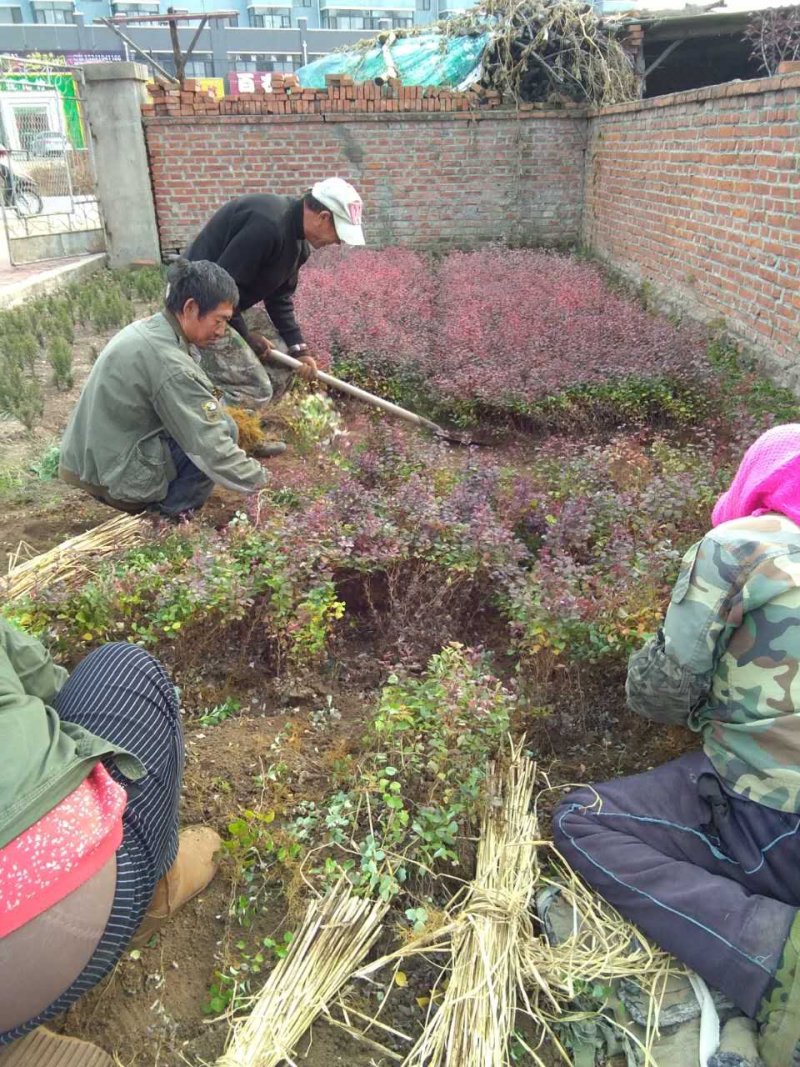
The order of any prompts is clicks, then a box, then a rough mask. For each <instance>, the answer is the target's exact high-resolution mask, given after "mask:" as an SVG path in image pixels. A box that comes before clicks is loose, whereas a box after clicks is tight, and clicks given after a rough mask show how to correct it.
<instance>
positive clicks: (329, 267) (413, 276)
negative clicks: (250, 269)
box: [297, 248, 434, 372]
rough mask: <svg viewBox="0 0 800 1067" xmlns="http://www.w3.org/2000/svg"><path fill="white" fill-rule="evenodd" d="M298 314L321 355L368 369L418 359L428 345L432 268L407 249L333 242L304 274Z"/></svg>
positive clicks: (403, 364)
mask: <svg viewBox="0 0 800 1067" xmlns="http://www.w3.org/2000/svg"><path fill="white" fill-rule="evenodd" d="M297 312H298V318H299V320H300V322H301V323H302V325H303V332H304V334H305V337H306V339H307V341H308V342H309V344H311V345H313V347H314V348H315V349H316V350H317V352H319V354H320V355H321V356H322V357H323V361H325V360H327V361H329V362H332V359H333V358H334V357H338V358H339V359H344V360H349V359H352V360H357V361H359V362H362V363H364V364H365V365H366V368H367V369H369V370H376V371H378V370H382V369H384V368H385V369H386V370H387V371H389V372H391V371H392V369H394V368H401V367H403V366H406V365H414V364H416V362H417V361H418V360H419V359H420V356H424V354H425V353H426V352H427V351H428V349H429V346H430V340H431V336H430V331H431V329H432V327H433V320H434V306H433V293H432V290H431V285H430V267H429V265H428V263H427V261H426V259H425V258H424V257H423V256H420V255H418V254H417V253H416V252H410V251H408V250H407V249H403V248H392V249H387V250H386V251H383V252H373V251H370V250H368V249H359V250H356V249H346V248H345V249H340V248H331V249H326V251H325V252H324V253H322V254H320V255H317V256H314V257H312V259H311V260H310V261H309V263H308V264H307V265H306V266H305V267H304V268H303V270H302V271H301V273H300V286H299V291H298V295H297Z"/></svg>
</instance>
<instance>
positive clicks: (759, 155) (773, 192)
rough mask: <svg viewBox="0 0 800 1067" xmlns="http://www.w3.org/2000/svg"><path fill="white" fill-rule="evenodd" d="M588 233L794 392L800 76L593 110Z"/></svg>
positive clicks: (598, 246) (798, 325)
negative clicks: (763, 358)
mask: <svg viewBox="0 0 800 1067" xmlns="http://www.w3.org/2000/svg"><path fill="white" fill-rule="evenodd" d="M583 237H584V241H585V242H586V244H588V245H589V246H590V247H591V248H592V249H593V250H594V251H595V252H597V253H599V254H600V256H601V257H603V258H604V259H606V260H608V261H609V262H611V263H612V264H614V265H615V266H617V267H618V268H620V269H621V270H622V271H623V272H625V273H626V274H628V275H629V276H630V277H633V278H635V279H638V280H640V281H644V280H646V281H649V282H651V283H652V285H653V287H654V288H655V290H656V292H657V294H658V295H660V296H661V297H662V298H664V299H665V300H666V301H668V302H670V303H672V304H674V305H675V306H676V307H679V308H682V309H684V310H689V311H691V312H694V313H695V314H697V315H698V316H700V317H702V318H704V319H713V318H716V317H720V318H724V319H725V321H726V322H727V324H728V325H729V327H731V328H732V329H733V330H734V331H735V332H736V333H738V334H739V335H740V336H741V337H743V338H744V339H745V340H747V341H749V342H750V343H751V344H752V345H754V346H755V347H756V348H758V349H760V350H761V351H762V352H764V353H766V354H768V355H769V356H770V357H771V362H772V365H773V367H774V368H776V369H777V370H778V371H779V376H780V378H781V379H782V380H783V381H785V382H787V383H789V384H791V385H793V386H794V387H795V388H797V389H798V390H799V391H800V76H798V75H790V76H787V77H783V78H774V79H769V80H768V79H763V80H758V81H747V82H732V83H730V84H727V85H720V86H712V87H710V88H705V89H700V90H694V91H691V92H684V93H677V94H674V95H671V96H663V97H655V98H653V99H652V100H645V101H640V102H637V103H634V104H624V105H619V106H616V107H609V108H604V109H603V110H601V111H599V112H596V113H594V114H593V115H592V116H591V117H590V119H589V147H588V151H587V155H586V201H585V208H584V219H583Z"/></svg>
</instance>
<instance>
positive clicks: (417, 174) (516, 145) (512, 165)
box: [145, 110, 586, 250]
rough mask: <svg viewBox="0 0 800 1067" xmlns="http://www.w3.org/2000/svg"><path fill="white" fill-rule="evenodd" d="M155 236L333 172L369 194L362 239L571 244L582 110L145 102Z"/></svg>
mask: <svg viewBox="0 0 800 1067" xmlns="http://www.w3.org/2000/svg"><path fill="white" fill-rule="evenodd" d="M145 129H146V135H147V144H148V150H149V153H150V160H151V168H152V176H153V185H154V189H155V198H156V210H157V214H158V224H159V230H160V234H161V244H162V249H164V250H170V249H175V248H182V247H183V246H184V245H185V244H186V243H187V241H188V240H189V239H190V238H191V237H192V236H193V235H194V234H195V233H196V232H197V230H198V229H199V228H200V226H201V225H202V224H203V223H204V222H205V220H206V219H207V218H208V217H209V216H210V215H211V214H212V212H213V211H214V210H215V209H216V208H218V207H219V206H220V205H221V204H223V203H224V202H225V201H226V200H229V199H231V197H234V196H240V195H241V194H243V193H247V192H254V191H257V190H258V191H264V192H275V193H287V194H295V193H298V192H301V191H302V190H304V189H306V188H308V187H309V186H310V185H311V184H313V182H314V181H316V180H317V179H318V178H320V177H325V176H327V175H331V174H339V175H341V176H342V177H345V178H348V179H349V180H351V181H353V182H354V183H355V184H356V185H357V187H358V189H359V191H360V192H361V194H362V196H363V197H364V202H365V210H364V224H365V230H366V233H367V239H368V241H369V243H370V244H374V245H387V244H404V245H410V246H413V247H416V248H430V249H433V248H442V247H448V246H455V247H471V246H474V245H476V244H479V243H481V242H484V241H489V240H498V241H507V242H509V243H512V244H551V245H556V244H562V245H569V244H574V243H576V242H577V241H578V240H579V237H580V216H581V206H582V196H583V149H584V139H585V132H586V119H585V116H584V115H582V114H581V113H580V112H575V111H566V112H548V111H523V112H516V111H513V110H507V111H506V110H503V111H489V112H485V113H484V112H478V113H471V112H462V113H458V112H457V113H454V114H436V113H431V114H426V113H419V114H414V113H410V114H403V115H400V114H398V115H384V114H381V115H375V114H327V115H281V114H278V115H259V114H255V115H236V114H233V115H227V114H226V115H193V116H175V117H172V116H167V115H160V114H156V115H150V116H148V117H146V118H145Z"/></svg>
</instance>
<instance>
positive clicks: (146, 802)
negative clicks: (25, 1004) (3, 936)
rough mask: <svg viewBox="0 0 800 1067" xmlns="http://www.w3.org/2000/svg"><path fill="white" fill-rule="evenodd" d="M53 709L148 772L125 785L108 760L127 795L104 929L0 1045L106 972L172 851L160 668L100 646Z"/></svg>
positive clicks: (179, 740) (175, 711) (176, 745)
mask: <svg viewBox="0 0 800 1067" xmlns="http://www.w3.org/2000/svg"><path fill="white" fill-rule="evenodd" d="M53 707H54V708H55V710H56V711H57V712H58V714H59V717H60V718H61V719H63V720H64V721H66V722H74V723H77V724H78V725H80V726H83V727H85V728H86V729H87V730H90V731H91V732H92V733H93V734H96V735H97V736H98V737H102V738H104V739H105V740H107V741H110V742H112V743H113V744H115V745H118V746H119V747H121V748H125V749H127V750H128V751H129V752H131V753H133V755H135V756H136V757H137V758H138V759H139V760H140V761H141V763H142V764H143V766H144V767H145V770H146V772H147V773H146V775H145V777H144V778H142V779H141V780H140V781H138V782H130V781H128V779H127V778H125V777H124V775H122V774H120V772H119V771H118V770H117V768H116V767H115V766H114V764H113V762H112V761H110V760H109V761H106V766H107V768H108V771H109V773H110V774H111V776H112V777H113V778H114V779H115V781H117V782H119V783H120V784H121V785H123V786H124V787H125V789H126V790H127V793H128V804H127V807H126V809H125V814H124V815H123V818H122V824H123V838H122V844H121V845H120V847H119V849H118V850H117V854H116V861H117V886H116V891H115V893H114V902H113V905H112V908H111V914H110V915H109V918H108V923H107V925H106V928H105V931H104V933H103V936H102V938H101V939H100V943H99V944H98V946H97V948H96V950H95V952H94V955H93V956H92V958H91V960H90V961H89V963H88V964H87V965H86V967H85V968H84V969H83V971H82V972H81V974H80V975H79V976H78V977H77V978H76V979H75V981H74V982H73V983H72V985H71V986H70V987H69V988H68V989H67V990H66V991H65V992H64V993H62V994H61V996H60V997H59V998H58V999H57V1000H56V1001H54V1002H53V1003H52V1004H51V1005H50V1006H49V1007H48V1008H46V1009H45V1010H44V1011H43V1012H42V1013H41V1014H40V1015H38V1016H37V1017H36V1018H35V1019H31V1020H30V1021H29V1022H27V1023H24V1024H23V1025H22V1026H19V1027H17V1028H16V1029H14V1030H9V1031H6V1032H5V1033H3V1034H0V1046H3V1045H9V1044H11V1042H13V1041H16V1040H17V1039H18V1038H20V1037H23V1036H24V1035H25V1034H27V1033H28V1032H29V1031H31V1030H33V1029H34V1027H36V1026H38V1025H39V1024H40V1023H43V1022H45V1021H46V1020H47V1019H51V1018H52V1017H53V1016H55V1015H58V1014H60V1013H61V1012H63V1011H64V1010H65V1009H66V1008H68V1007H69V1006H70V1004H72V1003H74V1002H75V1001H76V1000H78V998H79V997H81V996H82V995H83V994H84V993H86V992H87V991H88V990H89V989H91V988H92V987H93V986H94V985H96V984H97V983H98V982H99V981H100V979H101V978H103V977H104V976H105V975H106V974H108V972H109V971H110V970H111V968H112V967H113V966H114V964H115V963H116V961H117V960H118V959H119V957H120V956H121V955H122V953H123V952H124V950H125V947H126V945H127V944H128V942H129V941H130V939H131V938H132V937H133V935H134V934H135V933H136V931H137V930H138V928H139V926H140V925H141V922H142V919H143V918H144V915H145V912H146V911H147V908H148V905H149V904H150V901H151V900H152V898H153V893H154V891H155V887H156V883H157V882H158V880H159V879H160V878H162V877H163V875H164V874H166V872H167V871H168V870H169V868H170V867H171V865H172V863H173V862H174V860H175V857H176V855H177V852H178V800H179V796H180V786H181V775H182V772H183V734H182V731H181V724H180V708H179V705H178V699H177V696H176V693H175V687H174V686H173V685H172V682H171V681H170V680H169V678H168V677H167V675H166V673H165V671H164V668H163V667H162V666H161V664H160V663H159V662H158V661H157V660H156V659H154V658H153V657H152V656H151V655H150V654H149V653H148V652H145V651H144V650H143V649H141V648H137V647H136V646H135V645H128V644H121V643H119V644H110V645H104V646H103V647H102V648H99V649H96V650H95V651H94V652H91V653H90V654H89V655H88V656H87V657H86V659H84V660H83V661H82V662H81V663H80V664H79V665H78V667H77V668H76V669H75V671H74V672H73V673H72V674H71V675H70V677H69V679H68V680H67V682H66V683H65V685H64V686H63V688H62V689H61V692H60V693H59V694H58V695H57V696H56V698H55V699H54V701H53ZM43 966H46V961H43Z"/></svg>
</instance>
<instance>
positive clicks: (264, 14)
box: [249, 7, 292, 30]
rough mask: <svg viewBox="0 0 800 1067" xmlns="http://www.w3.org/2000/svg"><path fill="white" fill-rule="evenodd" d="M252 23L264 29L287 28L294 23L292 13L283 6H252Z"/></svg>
mask: <svg viewBox="0 0 800 1067" xmlns="http://www.w3.org/2000/svg"><path fill="white" fill-rule="evenodd" d="M249 11H250V25H251V26H253V27H256V28H258V29H264V30H286V29H289V27H290V26H291V25H292V13H291V11H289V10H287V9H286V8H281V7H258V8H255V7H251V8H250V9H249Z"/></svg>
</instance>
